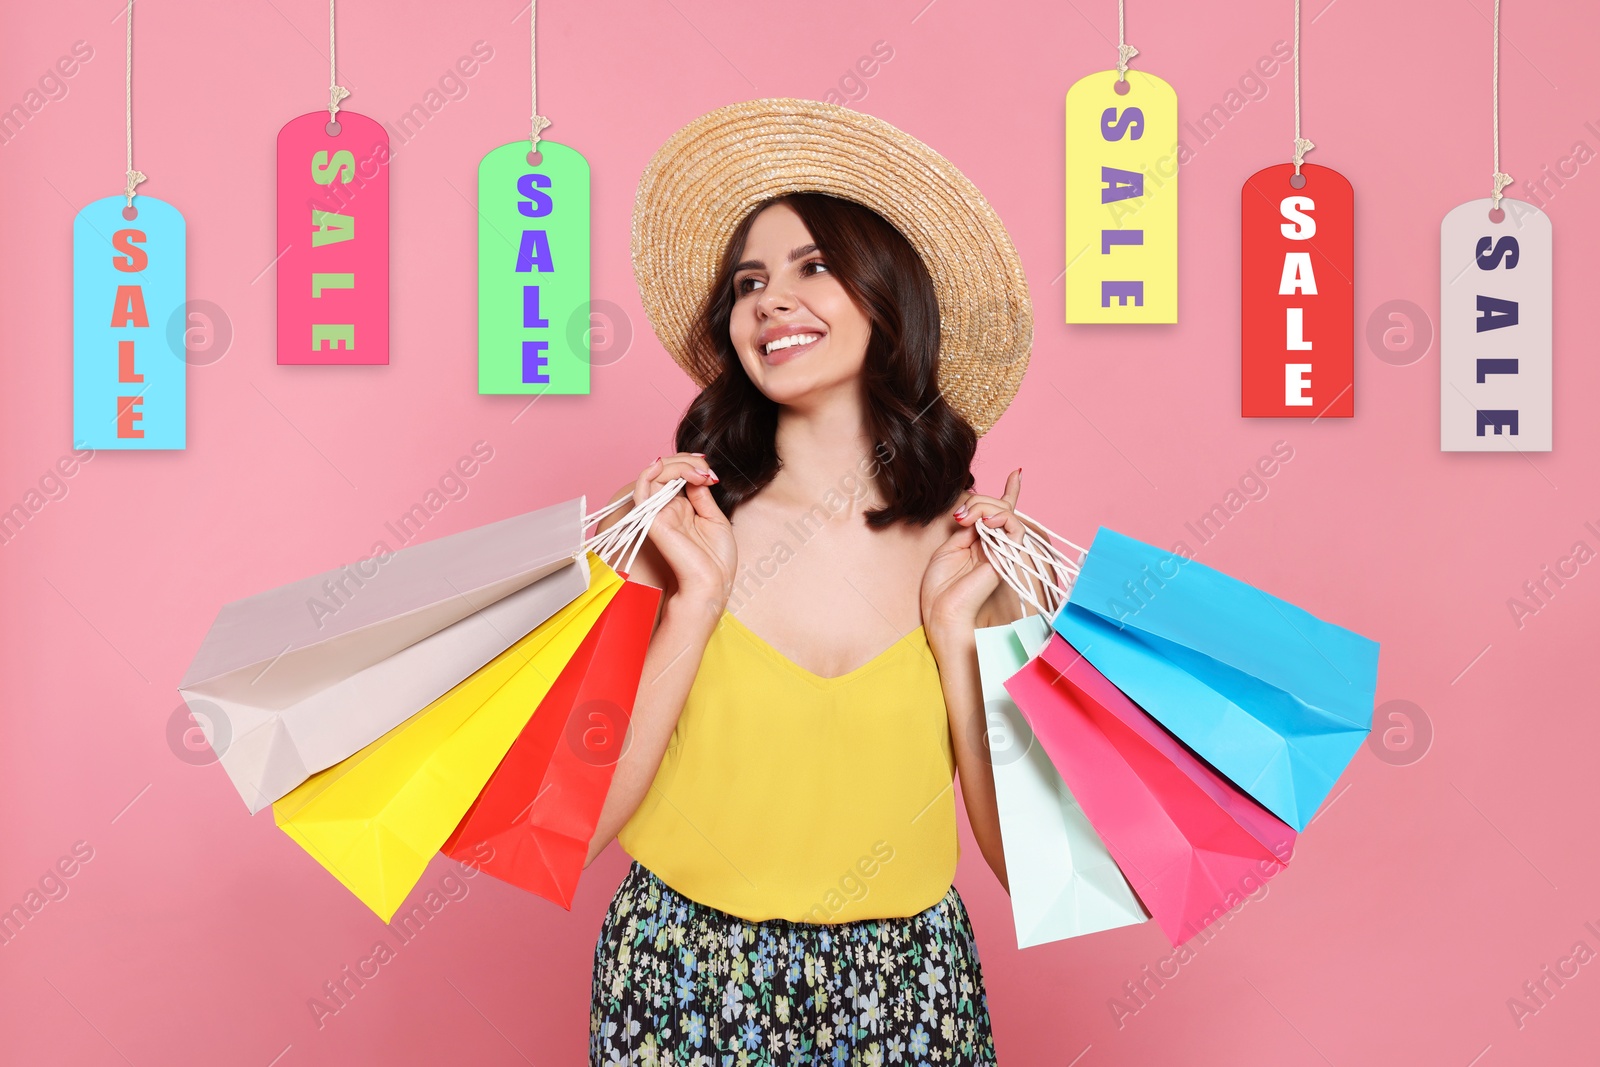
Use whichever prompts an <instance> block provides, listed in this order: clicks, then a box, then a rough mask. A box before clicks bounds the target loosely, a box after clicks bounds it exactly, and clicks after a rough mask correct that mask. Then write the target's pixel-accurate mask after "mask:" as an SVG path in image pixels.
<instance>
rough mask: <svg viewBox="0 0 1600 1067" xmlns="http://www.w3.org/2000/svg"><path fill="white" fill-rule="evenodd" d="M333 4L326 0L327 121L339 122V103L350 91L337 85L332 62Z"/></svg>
mask: <svg viewBox="0 0 1600 1067" xmlns="http://www.w3.org/2000/svg"><path fill="white" fill-rule="evenodd" d="M333 2H334V0H328V121H329V122H338V121H339V101H341V100H343V99H344V98H345V97H347V96H349V95H350V90H349V89H346V88H345V87H344V86H342V85H340V84H339V75H338V65H337V64H336V63H335V62H334V52H333V47H334V40H333Z"/></svg>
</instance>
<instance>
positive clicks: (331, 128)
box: [324, 120, 344, 137]
mask: <svg viewBox="0 0 1600 1067" xmlns="http://www.w3.org/2000/svg"><path fill="white" fill-rule="evenodd" d="M324 129H325V130H326V131H327V134H328V136H329V137H337V136H339V131H340V130H342V129H344V127H343V126H340V125H339V123H338V120H334V121H333V122H330V123H328V125H327V126H325V127H324Z"/></svg>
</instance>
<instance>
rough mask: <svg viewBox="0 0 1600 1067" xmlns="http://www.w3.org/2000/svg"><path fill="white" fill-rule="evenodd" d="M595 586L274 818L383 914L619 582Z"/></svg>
mask: <svg viewBox="0 0 1600 1067" xmlns="http://www.w3.org/2000/svg"><path fill="white" fill-rule="evenodd" d="M588 565H589V587H588V589H587V590H586V591H585V592H583V593H582V594H580V595H579V596H578V597H577V599H575V600H573V601H572V602H571V603H570V604H568V605H566V606H565V607H563V608H562V609H561V610H560V611H558V612H556V614H555V615H553V616H552V617H551V618H550V619H549V620H548V621H546V622H544V623H542V624H541V625H540V626H539V627H538V628H537V629H535V630H534V631H533V632H532V633H530V634H528V635H527V636H526V637H523V638H522V639H521V640H519V641H517V642H516V643H515V644H513V645H512V646H511V647H510V648H509V649H507V650H506V651H505V652H502V653H501V654H500V655H499V656H496V657H495V658H494V659H493V660H491V661H490V662H489V663H488V664H487V665H486V666H484V667H482V668H480V669H479V670H478V671H477V672H476V673H474V674H473V675H472V676H471V677H469V678H467V679H466V680H465V681H463V682H461V683H460V684H459V685H457V686H456V687H455V688H453V689H451V690H450V691H449V692H448V693H446V694H445V695H444V696H442V697H440V698H439V699H438V700H435V701H434V702H433V703H432V704H430V705H428V706H427V707H426V708H424V709H422V711H420V712H418V713H417V715H415V716H414V717H412V718H411V719H409V720H407V721H406V722H403V723H401V724H400V725H399V726H397V727H395V728H394V729H393V730H390V731H389V732H388V733H387V734H385V735H383V736H382V737H380V738H379V739H378V740H376V741H374V742H372V743H371V744H370V745H368V746H367V747H366V748H363V749H362V750H361V751H359V752H357V753H356V754H355V755H353V756H351V757H350V758H349V759H346V760H343V761H342V762H340V763H337V764H335V765H334V766H332V767H330V768H328V769H327V770H325V771H322V772H320V773H318V774H315V775H313V776H312V777H310V778H309V779H307V780H306V781H305V783H303V784H302V785H300V786H299V787H297V788H296V789H294V790H293V791H292V792H290V793H289V794H288V795H287V796H285V797H284V798H283V799H282V800H280V801H278V802H277V803H276V804H274V805H273V815H274V817H275V818H276V819H277V822H278V825H279V826H280V827H282V828H283V830H284V831H285V832H286V833H288V835H289V836H290V837H292V838H294V839H295V841H297V842H298V843H299V844H300V845H301V846H302V847H303V848H305V850H306V851H307V852H309V853H310V854H311V856H312V858H314V859H315V860H316V861H317V862H318V863H320V864H322V865H323V866H324V867H326V868H327V869H328V870H329V871H330V872H331V873H332V874H333V875H334V877H336V878H338V879H339V880H340V881H341V882H343V883H344V884H345V886H346V887H348V888H349V889H350V891H351V892H353V893H354V894H355V895H356V896H358V897H360V898H361V900H362V902H363V903H365V904H366V905H367V906H368V907H370V908H371V909H372V910H373V911H375V912H377V914H378V915H379V916H380V917H381V918H382V919H383V920H384V921H385V922H388V921H389V919H390V918H391V917H393V915H394V913H395V911H396V909H398V908H399V907H400V904H401V902H402V901H403V900H404V899H405V896H406V894H407V893H409V892H410V891H411V888H412V887H413V886H414V885H416V883H417V881H418V879H420V878H421V877H422V874H423V871H424V869H425V868H426V867H427V865H428V861H429V860H430V859H431V858H432V857H433V854H434V853H435V852H437V851H438V850H439V846H440V845H442V844H444V842H445V839H446V838H448V837H449V836H450V831H452V830H454V829H455V827H456V826H457V824H459V823H460V822H461V817H462V815H464V814H465V813H466V811H467V809H468V808H469V807H471V806H472V802H473V800H474V799H475V798H476V797H477V796H478V794H479V792H481V791H482V789H483V786H484V783H485V782H487V781H488V780H489V776H490V775H491V774H493V773H494V769H495V767H497V766H498V765H499V763H500V761H501V759H502V758H504V756H505V754H506V751H507V750H508V749H509V748H510V747H511V744H512V742H513V741H515V740H516V739H517V735H518V733H520V732H521V730H522V728H523V727H524V726H526V725H527V723H528V719H529V717H530V716H531V715H532V714H533V712H534V709H535V708H537V707H538V706H539V702H540V701H541V700H542V699H544V696H545V694H546V693H547V692H549V690H550V687H551V686H552V685H554V684H555V681H556V679H557V678H558V677H559V676H560V674H561V672H562V670H563V669H564V668H565V667H566V665H567V661H568V660H570V659H571V658H572V655H573V653H574V652H575V651H576V650H577V648H578V646H579V645H580V644H581V643H582V642H583V639H584V636H585V635H586V634H588V632H589V630H590V629H591V628H592V627H593V626H594V624H595V622H596V621H598V619H599V618H600V614H601V612H603V611H604V610H605V607H606V605H607V604H608V603H609V602H610V600H611V598H612V597H613V596H614V595H615V593H616V591H617V589H618V588H619V587H620V586H621V585H622V579H621V578H619V577H618V576H617V574H616V572H615V571H613V570H612V569H611V568H610V567H609V566H607V565H606V564H605V563H604V562H602V561H601V560H600V559H599V558H598V557H597V556H595V555H593V554H592V553H591V554H590V555H589V557H588Z"/></svg>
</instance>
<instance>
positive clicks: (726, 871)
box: [617, 611, 960, 923]
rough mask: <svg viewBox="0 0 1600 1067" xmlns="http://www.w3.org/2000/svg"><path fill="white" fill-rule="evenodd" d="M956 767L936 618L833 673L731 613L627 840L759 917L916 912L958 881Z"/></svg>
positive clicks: (734, 908) (676, 882)
mask: <svg viewBox="0 0 1600 1067" xmlns="http://www.w3.org/2000/svg"><path fill="white" fill-rule="evenodd" d="M955 771H956V763H955V751H954V748H953V747H952V745H951V740H950V726H949V720H948V718H947V711H946V708H945V703H944V692H943V690H942V689H941V688H940V685H939V671H938V667H937V665H936V663H935V661H934V658H933V652H932V650H931V649H930V648H929V647H928V642H927V635H926V633H925V632H924V631H923V629H922V628H921V627H918V628H917V629H916V630H913V631H912V632H911V633H909V634H907V635H906V636H905V637H902V638H901V639H900V640H899V641H897V642H895V643H894V644H893V645H891V646H890V647H889V648H887V649H885V650H884V651H883V652H881V653H879V654H878V655H877V656H876V657H874V658H873V659H872V660H870V661H869V662H867V663H865V664H863V665H862V666H860V667H857V668H856V669H855V670H853V671H850V672H849V673H847V674H842V675H838V676H836V677H832V678H824V677H822V676H821V675H817V674H813V673H812V672H811V671H808V670H806V669H805V668H804V667H801V666H800V665H799V664H797V663H795V662H794V661H793V660H791V659H789V658H788V657H787V656H785V655H783V654H782V653H781V652H779V651H778V650H777V649H775V648H773V647H772V646H771V645H769V644H767V643H766V642H765V641H764V640H762V639H761V638H760V637H758V636H756V634H755V633H754V631H752V630H750V629H749V628H748V627H746V626H745V625H744V623H742V622H740V621H739V620H738V618H737V617H735V616H734V615H733V614H732V613H731V612H727V611H724V612H723V614H722V617H721V619H720V620H719V621H718V623H717V626H716V628H715V629H714V630H713V631H712V633H711V639H710V641H709V642H708V643H707V645H706V650H705V655H704V657H703V658H702V659H701V661H700V669H699V672H698V673H697V674H696V676H695V680H694V682H693V684H692V685H691V686H690V689H689V695H688V698H687V700H686V701H685V702H684V706H683V712H682V714H681V715H680V717H679V719H678V724H677V728H676V729H674V730H673V733H672V738H671V740H670V741H669V742H668V744H667V749H666V753H665V754H664V756H663V757H662V760H661V766H660V768H659V769H658V770H657V772H656V777H655V780H654V782H653V784H652V785H651V787H650V791H649V792H648V793H647V794H646V795H645V798H644V800H643V801H642V802H641V803H640V805H639V808H638V810H637V811H635V812H634V814H633V817H632V818H631V819H629V820H628V822H627V824H626V825H624V826H623V828H622V830H621V832H620V833H618V835H617V841H618V843H620V844H621V845H622V847H623V849H624V850H625V851H627V853H628V854H629V855H630V856H632V857H633V858H634V859H636V860H638V861H639V862H640V863H641V864H643V865H644V866H645V867H647V868H649V869H650V870H651V871H653V872H655V874H656V875H657V876H658V877H659V878H661V880H662V881H664V882H666V883H667V884H668V885H669V886H671V887H672V888H673V889H676V890H677V891H678V892H680V893H682V894H683V895H684V896H686V897H689V898H690V899H691V900H695V901H698V902H700V903H702V904H709V905H711V906H712V907H715V908H720V909H721V910H723V911H726V912H729V913H731V914H733V915H738V916H740V917H742V918H745V919H748V920H751V921H761V920H765V919H772V918H784V919H791V920H794V921H796V922H807V923H841V922H849V921H852V920H855V919H870V918H892V917H900V916H906V915H915V914H916V913H917V912H919V911H922V910H923V909H925V908H927V907H929V906H931V905H933V904H936V903H938V901H939V900H940V898H941V897H943V896H944V894H945V893H946V892H947V891H948V890H949V888H950V883H951V880H952V879H953V878H954V876H955V870H956V860H957V858H958V856H959V855H960V846H959V844H958V841H957V836H956V813H955V786H954V779H955Z"/></svg>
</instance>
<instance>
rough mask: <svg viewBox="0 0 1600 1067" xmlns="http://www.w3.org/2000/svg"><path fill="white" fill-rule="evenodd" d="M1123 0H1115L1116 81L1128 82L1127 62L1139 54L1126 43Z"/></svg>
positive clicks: (1125, 19) (1126, 32) (1126, 34)
mask: <svg viewBox="0 0 1600 1067" xmlns="http://www.w3.org/2000/svg"><path fill="white" fill-rule="evenodd" d="M1122 4H1123V0H1117V81H1119V82H1125V81H1127V80H1128V60H1130V59H1132V58H1133V57H1134V56H1136V55H1138V54H1139V50H1138V49H1137V48H1135V47H1133V45H1131V44H1129V43H1128V31H1127V18H1126V14H1125V12H1124V11H1123V8H1122Z"/></svg>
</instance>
